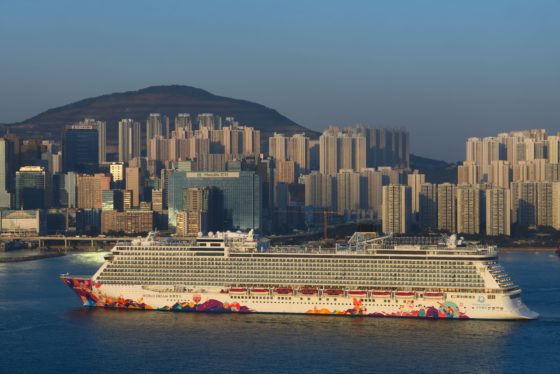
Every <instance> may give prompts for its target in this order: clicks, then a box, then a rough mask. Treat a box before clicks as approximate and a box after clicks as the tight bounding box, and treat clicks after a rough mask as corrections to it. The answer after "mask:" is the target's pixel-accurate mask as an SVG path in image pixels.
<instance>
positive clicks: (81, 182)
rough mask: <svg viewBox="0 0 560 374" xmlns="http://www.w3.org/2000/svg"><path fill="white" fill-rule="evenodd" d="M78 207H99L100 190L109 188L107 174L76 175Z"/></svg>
mask: <svg viewBox="0 0 560 374" xmlns="http://www.w3.org/2000/svg"><path fill="white" fill-rule="evenodd" d="M76 188H77V195H78V209H101V208H102V205H103V195H102V191H105V190H110V189H111V176H110V175H109V174H95V175H78V177H77V184H76Z"/></svg>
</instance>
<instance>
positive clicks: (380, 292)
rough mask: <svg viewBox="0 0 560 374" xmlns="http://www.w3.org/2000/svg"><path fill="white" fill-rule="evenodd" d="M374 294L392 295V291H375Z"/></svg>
mask: <svg viewBox="0 0 560 374" xmlns="http://www.w3.org/2000/svg"><path fill="white" fill-rule="evenodd" d="M371 295H372V296H374V297H375V296H391V292H390V291H373V292H372V293H371Z"/></svg>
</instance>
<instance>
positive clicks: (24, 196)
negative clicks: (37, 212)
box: [15, 166, 51, 209]
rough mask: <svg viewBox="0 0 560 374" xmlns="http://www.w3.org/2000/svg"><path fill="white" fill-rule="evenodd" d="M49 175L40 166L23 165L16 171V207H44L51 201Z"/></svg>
mask: <svg viewBox="0 0 560 374" xmlns="http://www.w3.org/2000/svg"><path fill="white" fill-rule="evenodd" d="M50 198H51V190H50V175H49V173H48V172H47V171H46V170H45V169H44V168H42V167H41V166H24V167H21V168H20V169H19V171H18V172H17V173H16V199H15V208H16V209H46V208H48V207H49V206H50V203H51V199H50Z"/></svg>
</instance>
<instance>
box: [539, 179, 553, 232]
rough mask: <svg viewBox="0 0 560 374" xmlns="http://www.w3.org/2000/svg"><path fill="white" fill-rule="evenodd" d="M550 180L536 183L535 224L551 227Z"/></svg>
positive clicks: (551, 192) (551, 197)
mask: <svg viewBox="0 0 560 374" xmlns="http://www.w3.org/2000/svg"><path fill="white" fill-rule="evenodd" d="M552 184H553V183H552V182H539V183H537V212H536V213H537V226H543V227H552V226H553V222H552V221H553V219H552V204H553V201H552V200H553V197H554V195H553V188H552Z"/></svg>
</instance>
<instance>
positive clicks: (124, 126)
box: [118, 118, 142, 162]
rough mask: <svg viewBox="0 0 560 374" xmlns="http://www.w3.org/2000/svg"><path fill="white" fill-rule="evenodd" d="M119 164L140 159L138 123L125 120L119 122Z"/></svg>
mask: <svg viewBox="0 0 560 374" xmlns="http://www.w3.org/2000/svg"><path fill="white" fill-rule="evenodd" d="M118 132H119V162H128V161H130V160H131V159H133V158H135V157H140V156H141V152H142V143H141V137H140V135H141V132H142V129H141V127H140V123H139V122H135V121H134V120H132V119H130V118H127V119H122V120H120V121H119V125H118Z"/></svg>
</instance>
